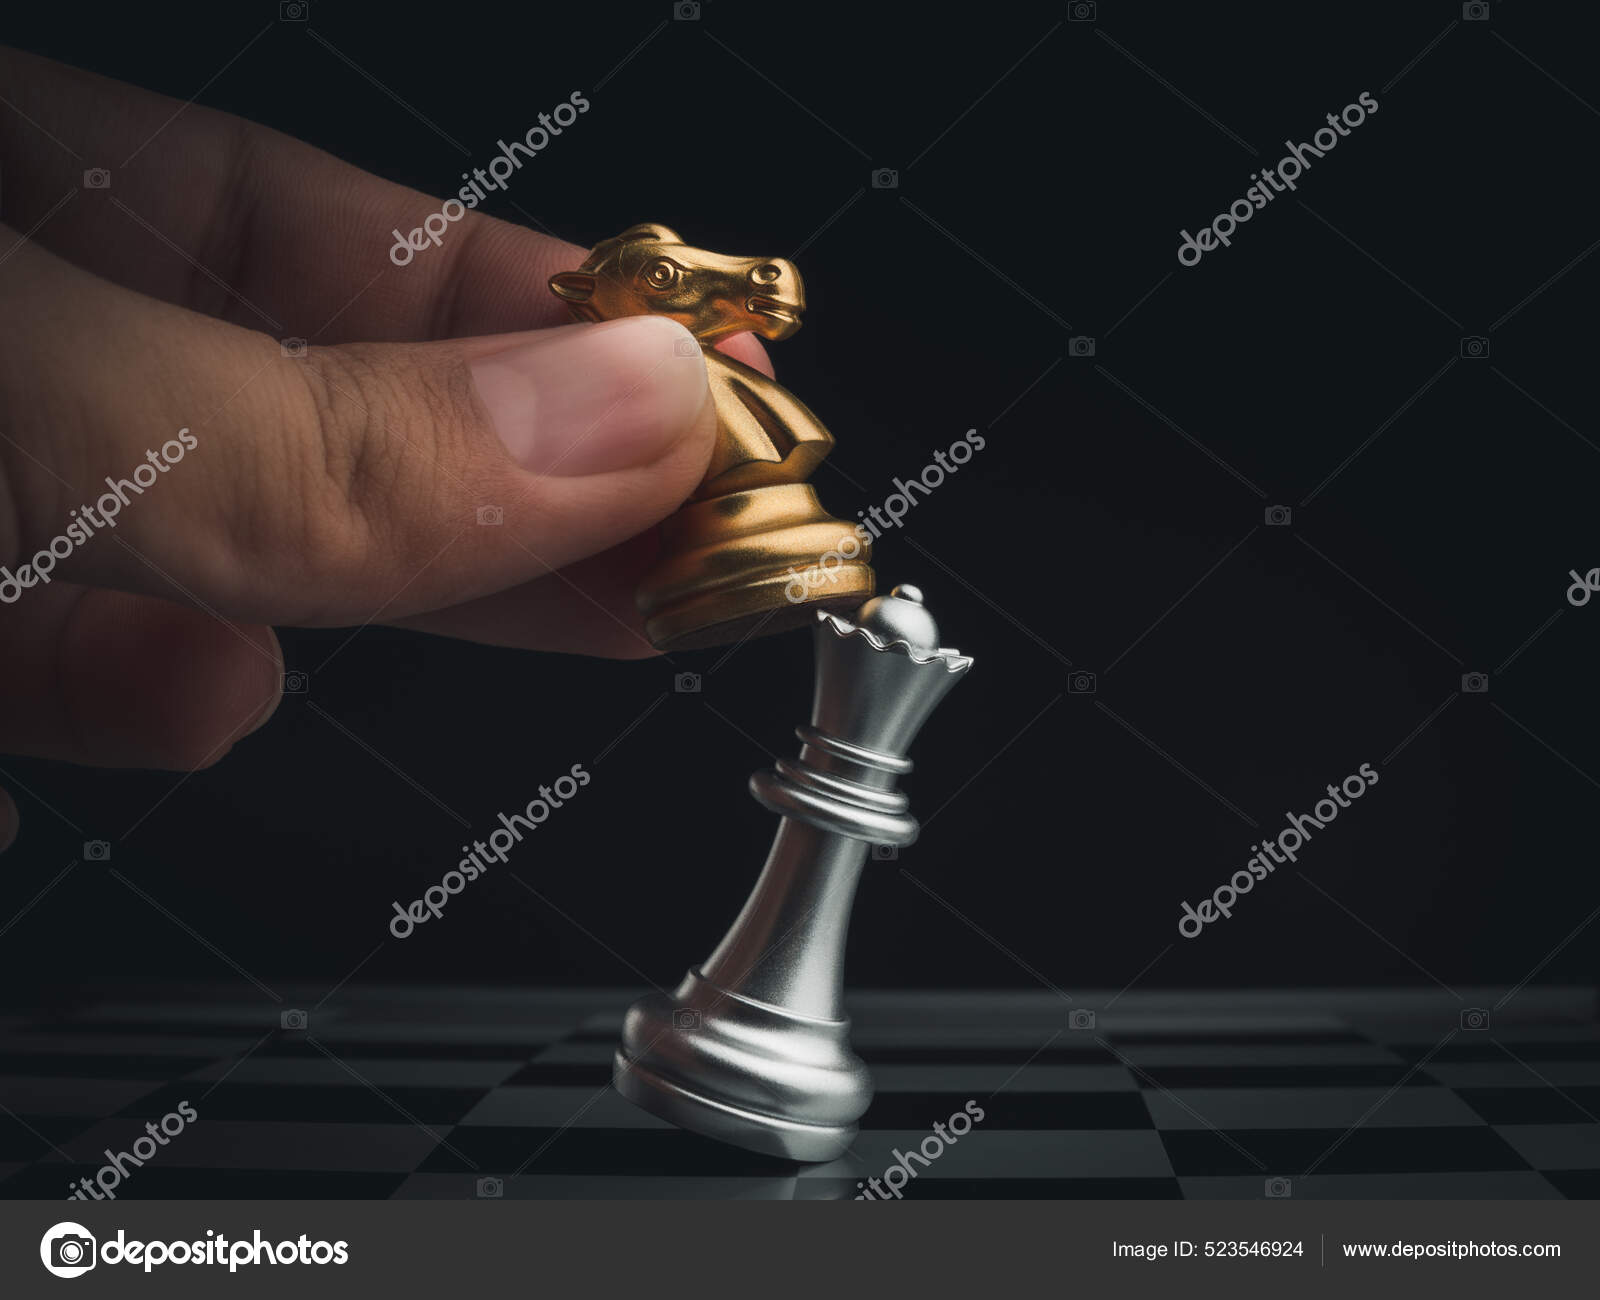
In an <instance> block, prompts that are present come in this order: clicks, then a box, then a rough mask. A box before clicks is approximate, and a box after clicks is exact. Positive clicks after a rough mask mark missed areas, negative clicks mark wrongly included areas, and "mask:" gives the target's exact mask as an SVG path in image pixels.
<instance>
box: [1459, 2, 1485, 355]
mask: <svg viewBox="0 0 1600 1300" xmlns="http://www.w3.org/2000/svg"><path fill="white" fill-rule="evenodd" d="M1485 8H1487V6H1485ZM1488 355H1489V340H1488V339H1486V338H1484V337H1483V335H1482V334H1468V335H1467V336H1466V337H1465V338H1463V339H1462V340H1461V357H1462V359H1463V360H1465V361H1482V360H1484V358H1486V357H1487V356H1488Z"/></svg>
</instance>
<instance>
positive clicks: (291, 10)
mask: <svg viewBox="0 0 1600 1300" xmlns="http://www.w3.org/2000/svg"><path fill="white" fill-rule="evenodd" d="M310 17H311V6H310V5H308V4H307V3H306V0H278V21H279V22H280V23H303V22H305V21H306V20H307V19H309V18H310Z"/></svg>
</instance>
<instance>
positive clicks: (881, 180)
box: [872, 167, 900, 190]
mask: <svg viewBox="0 0 1600 1300" xmlns="http://www.w3.org/2000/svg"><path fill="white" fill-rule="evenodd" d="M872 188H873V189H875V190H897V189H899V188H900V173H899V172H897V171H895V169H894V168H893V167H879V168H877V169H876V170H875V171H874V172H873V173H872Z"/></svg>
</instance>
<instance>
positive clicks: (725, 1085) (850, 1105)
mask: <svg viewBox="0 0 1600 1300" xmlns="http://www.w3.org/2000/svg"><path fill="white" fill-rule="evenodd" d="M849 1036H850V1022H849V1021H848V1020H816V1019H812V1018H810V1017H807V1016H801V1015H796V1014H795V1013H793V1012H789V1011H785V1010H783V1009H782V1008H781V1007H775V1006H770V1005H768V1004H765V1003H760V1002H755V1001H752V1000H751V999H749V998H743V997H740V996H738V995H737V994H734V993H730V992H728V991H727V990H725V989H720V988H718V987H717V986H716V985H714V984H711V983H710V982H709V981H707V980H706V979H705V978H704V977H703V976H702V975H701V974H700V973H699V972H698V971H691V972H690V973H689V974H688V975H687V976H686V977H685V978H684V980H683V983H682V984H680V985H679V986H678V988H677V990H676V991H675V992H674V993H673V994H672V995H671V996H670V997H669V996H667V995H665V994H659V993H653V994H651V995H649V996H648V997H645V998H641V999H640V1000H639V1001H638V1002H635V1003H634V1004H633V1006H632V1007H631V1008H629V1010H628V1015H627V1018H626V1020H625V1021H624V1022H623V1030H622V1045H621V1047H619V1048H618V1049H617V1054H616V1057H615V1060H614V1061H613V1064H612V1079H613V1082H614V1083H615V1085H616V1088H617V1091H618V1092H620V1093H621V1094H622V1095H623V1096H624V1097H626V1098H627V1099H628V1100H629V1101H631V1102H633V1103H634V1104H635V1105H637V1106H640V1107H642V1108H643V1109H645V1110H647V1111H649V1112H650V1113H651V1114H652V1115H656V1116H658V1117H659V1118H661V1119H664V1120H667V1121H668V1122H669V1123H672V1124H676V1125H678V1126H679V1127H680V1128H685V1129H689V1130H690V1131H691V1132H695V1133H700V1134H703V1135H704V1136H706V1137H710V1138H715V1139H716V1140H718V1141H720V1142H727V1143H731V1144H732V1145H734V1146H739V1147H743V1148H745V1149H746V1150H749V1151H759V1152H761V1153H762V1154H764V1155H770V1156H777V1157H780V1158H783V1159H788V1160H803V1161H808V1162H815V1161H825V1160H833V1159H836V1158H837V1157H838V1156H840V1155H842V1154H843V1153H844V1151H845V1150H846V1149H847V1148H848V1147H849V1145H850V1143H851V1142H852V1141H854V1139H855V1136H856V1132H857V1123H856V1121H857V1120H859V1119H860V1117H861V1115H862V1113H863V1112H864V1111H865V1110H866V1109H867V1106H868V1104H869V1103H870V1102H871V1101H872V1079H871V1076H870V1075H869V1074H868V1073H867V1067H866V1066H865V1065H864V1064H863V1063H862V1061H861V1059H860V1058H859V1057H857V1056H856V1055H855V1053H854V1052H852V1051H851V1050H850V1040H849Z"/></svg>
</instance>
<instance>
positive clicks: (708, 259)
mask: <svg viewBox="0 0 1600 1300" xmlns="http://www.w3.org/2000/svg"><path fill="white" fill-rule="evenodd" d="M550 288H551V289H552V290H553V291H554V292H555V294H556V296H557V297H559V298H561V299H562V300H563V301H565V302H566V303H567V305H568V307H569V308H571V310H572V313H573V315H575V316H577V317H578V318H579V319H581V320H614V319H616V318H617V317H618V316H668V317H671V318H672V319H673V320H675V321H677V322H678V324H680V325H682V326H683V327H684V328H685V329H687V330H688V331H689V332H690V333H691V334H693V335H694V336H695V338H697V339H699V340H700V342H701V343H702V344H706V345H711V344H714V343H716V342H718V341H719V340H721V339H725V338H728V337H730V336H731V335H734V334H743V333H746V332H749V333H752V334H758V335H760V336H761V337H762V338H764V339H771V340H774V341H776V340H778V339H786V338H788V337H789V336H790V335H791V334H793V333H794V332H795V331H796V330H797V329H799V328H800V317H801V313H802V312H804V311H805V306H806V294H805V286H804V285H803V284H802V283H801V281H800V272H799V271H798V270H796V269H795V266H794V263H792V262H789V261H786V260H785V259H784V258H781V257H728V256H726V255H724V254H722V253H710V252H707V251H706V250H705V249H703V248H695V247H694V246H693V245H691V244H686V243H684V242H683V239H682V237H681V236H679V234H678V232H677V231H675V230H673V229H671V228H670V227H668V226H659V225H655V224H653V223H646V224H644V225H639V226H630V227H629V228H628V229H627V230H624V231H623V232H622V233H621V234H620V235H618V236H616V238H614V239H607V240H604V241H602V242H601V243H599V244H597V245H595V247H594V250H593V251H592V252H591V253H590V254H589V256H588V258H587V259H586V260H585V261H584V263H583V265H582V266H580V267H579V268H578V269H577V270H576V271H562V272H561V273H560V274H558V275H554V276H552V277H551V278H550Z"/></svg>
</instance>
